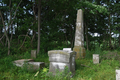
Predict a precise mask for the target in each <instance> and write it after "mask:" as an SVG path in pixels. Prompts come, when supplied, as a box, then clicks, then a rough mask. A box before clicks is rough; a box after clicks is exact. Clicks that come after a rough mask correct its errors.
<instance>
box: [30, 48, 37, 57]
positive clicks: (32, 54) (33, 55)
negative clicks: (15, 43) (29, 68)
mask: <svg viewBox="0 0 120 80" xmlns="http://www.w3.org/2000/svg"><path fill="white" fill-rule="evenodd" d="M36 54H37V52H36V50H31V58H36Z"/></svg>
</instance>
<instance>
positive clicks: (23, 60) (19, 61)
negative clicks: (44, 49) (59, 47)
mask: <svg viewBox="0 0 120 80" xmlns="http://www.w3.org/2000/svg"><path fill="white" fill-rule="evenodd" d="M33 61H34V60H33V59H20V60H15V61H13V64H14V65H16V66H18V67H22V66H23V64H24V63H25V62H33Z"/></svg>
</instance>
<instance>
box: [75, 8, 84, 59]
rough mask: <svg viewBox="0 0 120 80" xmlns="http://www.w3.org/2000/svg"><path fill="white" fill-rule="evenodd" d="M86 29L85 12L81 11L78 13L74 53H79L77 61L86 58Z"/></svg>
mask: <svg viewBox="0 0 120 80" xmlns="http://www.w3.org/2000/svg"><path fill="white" fill-rule="evenodd" d="M83 31H84V27H83V12H82V10H81V9H79V10H78V12H77V21H76V32H75V42H74V48H73V51H75V52H77V55H76V59H78V58H84V57H85V48H84V35H83V34H84V32H83Z"/></svg>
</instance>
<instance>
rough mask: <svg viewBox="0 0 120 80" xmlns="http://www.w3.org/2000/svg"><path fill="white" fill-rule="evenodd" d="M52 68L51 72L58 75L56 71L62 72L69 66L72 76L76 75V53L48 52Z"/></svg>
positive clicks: (66, 51)
mask: <svg viewBox="0 0 120 80" xmlns="http://www.w3.org/2000/svg"><path fill="white" fill-rule="evenodd" d="M48 56H49V61H50V66H49V72H52V73H53V75H56V73H57V72H56V71H59V72H62V71H64V69H65V67H66V66H67V67H68V69H69V72H72V75H74V73H75V56H76V52H74V51H69V50H51V51H48Z"/></svg>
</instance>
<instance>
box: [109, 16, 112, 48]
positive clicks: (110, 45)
mask: <svg viewBox="0 0 120 80" xmlns="http://www.w3.org/2000/svg"><path fill="white" fill-rule="evenodd" d="M110 16H111V15H109V28H108V29H109V37H110V39H109V47H110V49H111V47H112V44H111V24H110V23H111V21H110Z"/></svg>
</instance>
